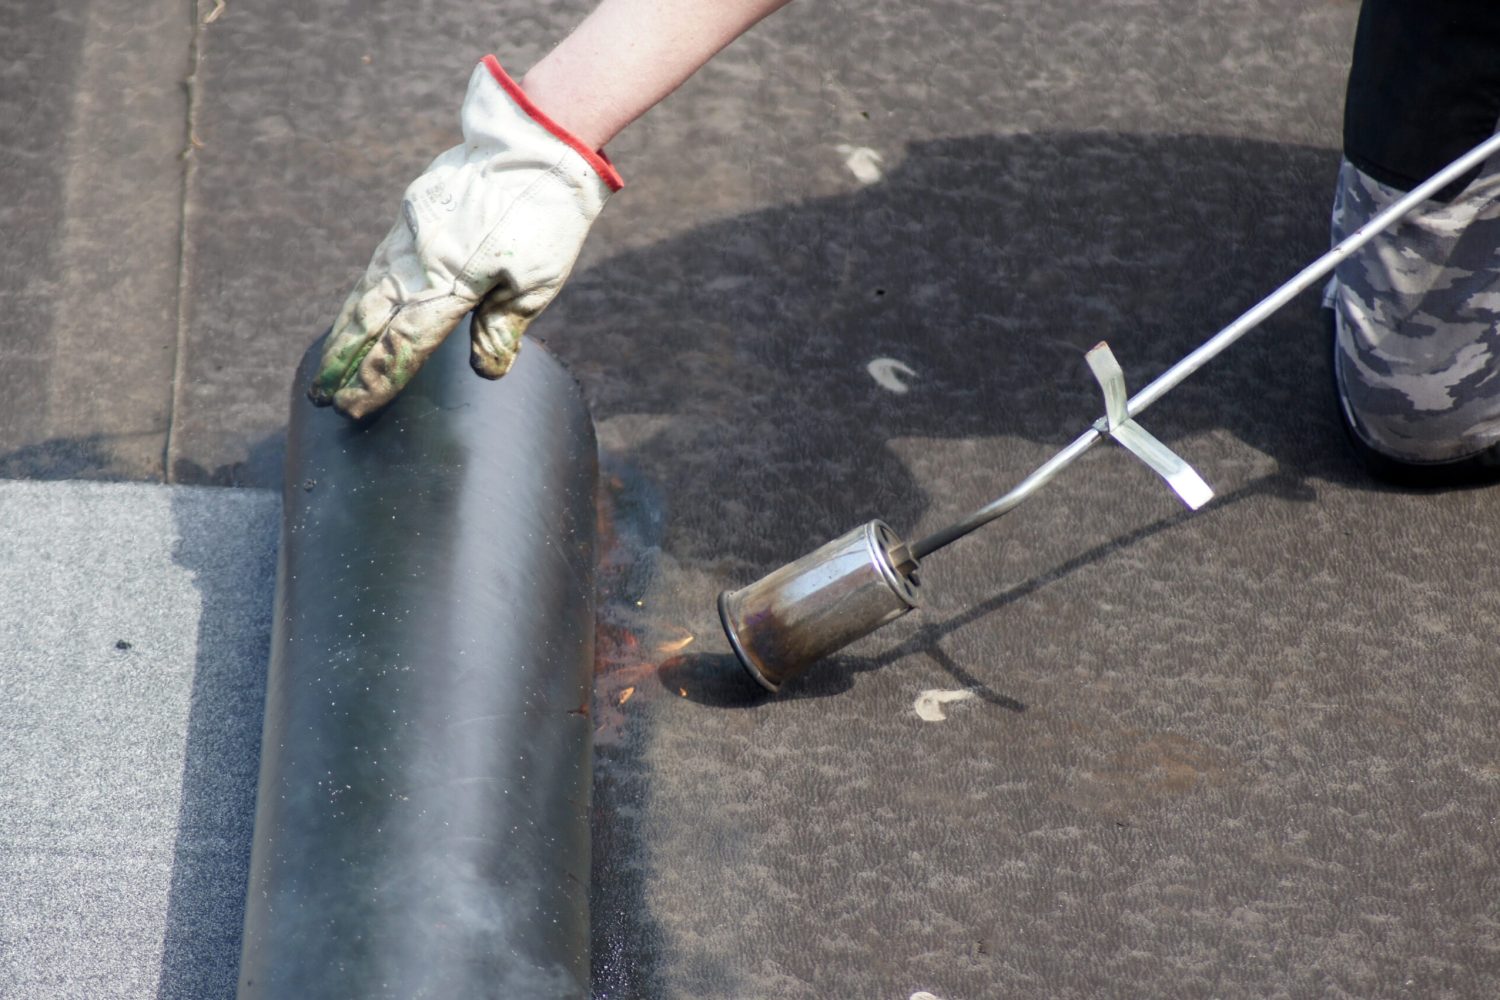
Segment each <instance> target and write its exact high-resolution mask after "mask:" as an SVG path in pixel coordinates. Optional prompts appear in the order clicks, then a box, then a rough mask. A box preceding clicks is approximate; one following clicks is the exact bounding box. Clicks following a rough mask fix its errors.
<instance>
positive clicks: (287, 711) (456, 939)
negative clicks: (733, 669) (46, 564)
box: [239, 328, 598, 1000]
mask: <svg viewBox="0 0 1500 1000" xmlns="http://www.w3.org/2000/svg"><path fill="white" fill-rule="evenodd" d="M467 341H468V335H467V330H466V329H465V328H461V329H460V330H458V331H457V332H455V334H454V335H453V336H452V337H450V338H449V341H448V343H447V344H446V345H445V346H444V347H443V348H441V349H440V350H439V351H438V353H437V355H436V356H435V357H434V358H433V359H432V360H431V361H429V363H428V365H427V366H426V367H425V368H424V369H423V370H422V371H421V372H420V373H419V374H418V375H417V377H416V378H415V379H414V380H413V382H412V384H411V385H410V386H409V387H408V389H407V390H406V392H405V393H403V394H402V395H401V396H400V397H399V398H398V399H397V401H396V402H395V403H393V404H392V405H391V406H390V407H389V408H388V409H387V410H386V411H385V412H383V413H382V414H380V415H378V416H377V417H376V418H374V419H373V420H371V421H369V422H368V423H366V424H365V425H362V426H361V425H356V424H354V423H351V422H350V421H348V420H346V419H345V418H343V417H341V416H339V415H338V414H336V413H334V412H333V411H332V410H326V409H318V408H316V407H314V406H313V405H312V404H311V403H310V402H308V401H307V400H306V398H305V397H304V396H303V394H302V389H303V388H304V387H305V386H306V385H307V384H308V381H309V379H310V377H311V368H312V365H313V363H314V361H315V360H316V354H317V350H318V346H319V345H314V347H313V348H312V349H311V350H310V351H309V352H308V355H307V357H305V358H304V359H303V363H302V368H301V370H300V371H299V372H298V376H297V388H296V390H295V393H294V397H293V404H292V414H291V423H290V427H289V430H288V444H287V463H286V484H285V492H284V496H285V502H284V508H283V518H284V520H283V522H282V536H281V556H280V564H279V568H278V577H277V584H276V608H275V627H274V633H273V636H272V649H271V661H270V674H269V678H268V682H267V692H266V717H265V728H264V735H263V740H262V750H261V772H260V788H259V794H258V798H257V803H256V814H255V840H254V851H253V856H252V860H251V870H250V880H249V888H248V894H247V904H246V914H245V937H244V947H243V953H242V958H241V962H240V978H239V996H240V998H242V1000H248V998H251V997H256V998H259V997H274V998H278V1000H282V998H287V997H297V998H306V1000H318V998H356V997H357V998H362V1000H363V998H384V997H390V998H402V1000H405V998H413V997H464V998H478V997H506V998H514V997H523V996H524V997H528V998H541V997H584V996H587V995H588V990H589V955H588V942H589V917H588V879H589V827H588V803H589V792H590V737H591V722H590V719H589V717H588V699H589V692H590V683H591V675H592V669H593V643H594V579H593V576H594V547H595V513H594V498H595V492H596V489H597V478H598V474H597V464H596V463H597V458H596V452H595V444H594V434H593V427H592V424H591V423H590V421H589V416H588V413H587V410H586V408H585V406H584V403H583V400H582V398H581V396H580V393H579V391H578V388H577V386H576V384H575V383H574V381H573V380H572V378H571V377H570V376H569V375H568V373H567V372H566V371H565V370H564V369H563V368H562V366H561V365H560V364H559V363H558V362H557V361H556V360H555V359H554V358H553V357H552V355H551V354H549V353H548V352H547V351H546V349H545V348H543V347H542V346H541V345H540V344H536V343H528V344H527V345H526V346H525V348H524V349H523V350H522V351H521V354H520V357H519V358H518V360H517V361H516V364H515V367H514V368H513V369H512V371H511V372H510V374H509V375H507V376H506V377H505V378H503V379H501V380H500V381H499V382H486V381H484V380H482V379H480V378H478V377H476V376H475V375H474V374H473V373H472V372H470V370H469V367H468V363H467Z"/></svg>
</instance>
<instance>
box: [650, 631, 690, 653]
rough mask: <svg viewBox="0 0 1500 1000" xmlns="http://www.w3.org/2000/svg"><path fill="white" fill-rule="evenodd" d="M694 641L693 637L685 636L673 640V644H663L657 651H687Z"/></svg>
mask: <svg viewBox="0 0 1500 1000" xmlns="http://www.w3.org/2000/svg"><path fill="white" fill-rule="evenodd" d="M692 641H693V636H691V635H688V636H683V637H682V638H681V639H673V640H672V641H671V642H664V643H662V644H661V645H660V646H657V647H656V651H657V652H658V653H675V652H677V651H678V650H679V649H685V648H686V647H687V646H688V644H689V643H691V642H692Z"/></svg>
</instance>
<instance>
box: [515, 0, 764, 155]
mask: <svg viewBox="0 0 1500 1000" xmlns="http://www.w3.org/2000/svg"><path fill="white" fill-rule="evenodd" d="M788 2H789V0H603V2H602V3H600V5H599V6H598V7H597V8H595V9H594V12H593V13H592V14H590V15H589V16H588V17H587V18H586V19H585V20H584V21H583V23H582V24H580V25H579V26H578V28H577V29H576V30H574V32H573V33H572V34H571V35H569V36H568V37H567V38H566V39H564V40H563V42H562V43H561V44H559V45H558V46H557V48H555V49H553V50H552V51H551V52H550V53H548V54H547V55H546V56H545V57H543V59H542V60H541V61H540V62H538V63H537V64H536V65H535V66H533V67H532V68H531V71H530V72H529V73H527V74H526V76H525V78H524V79H522V81H521V87H522V89H524V90H525V91H526V93H527V96H529V97H530V98H531V99H532V100H533V101H535V102H536V104H537V105H538V106H539V107H540V108H541V109H542V110H543V111H545V112H547V114H548V115H549V116H551V117H552V118H554V119H556V120H557V121H558V122H559V124H561V125H563V126H564V127H565V128H567V129H568V130H569V131H571V132H572V133H573V134H574V135H576V136H577V137H578V138H579V139H581V140H582V141H584V142H585V143H588V144H589V145H591V146H593V147H594V148H596V149H597V148H601V147H603V146H604V144H605V143H607V142H608V141H609V140H610V139H612V138H614V137H615V136H616V135H617V134H618V133H619V132H620V130H621V129H623V128H625V126H626V125H629V124H630V123H631V122H633V121H635V120H636V119H637V118H639V117H640V116H641V115H642V114H644V113H645V112H646V111H647V110H648V109H650V108H651V107H652V106H653V105H655V104H656V103H657V102H658V101H660V100H661V99H662V98H664V97H666V96H667V95H668V94H670V93H671V92H672V91H674V90H676V89H677V88H678V86H680V85H681V84H682V82H683V81H684V80H686V79H687V78H688V77H689V76H691V75H692V74H693V73H694V72H695V71H696V70H697V69H698V67H700V66H702V65H703V64H704V63H706V62H708V60H709V59H711V58H713V56H714V55H715V53H717V52H718V51H719V50H720V49H722V48H724V47H725V46H726V45H728V44H729V43H730V42H732V41H734V40H735V39H736V38H738V37H739V36H740V35H741V34H743V33H744V32H745V31H746V30H748V29H749V28H750V27H751V26H752V25H754V24H755V23H756V22H757V21H759V20H760V19H761V18H763V17H765V16H766V15H767V14H770V13H771V12H773V11H775V10H777V9H779V8H781V7H783V6H785V5H786V4H787V3H788Z"/></svg>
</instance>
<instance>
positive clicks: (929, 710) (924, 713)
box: [911, 688, 974, 1000]
mask: <svg viewBox="0 0 1500 1000" xmlns="http://www.w3.org/2000/svg"><path fill="white" fill-rule="evenodd" d="M972 697H974V692H973V691H970V690H969V689H967V688H963V689H960V690H958V691H945V690H943V689H942V688H928V689H927V690H926V691H923V692H922V693H921V694H919V695H917V700H916V701H914V702H912V706H911V707H912V709H913V710H914V711H916V713H917V716H918V717H919V718H920V719H921V720H922V721H923V722H942V721H944V720H945V719H947V718H948V716H947V715H946V714H945V713H944V712H943V706H944V705H946V704H948V703H950V702H955V701H968V700H969V699H970V698H972ZM929 995H930V994H929ZM913 1000H915V998H913Z"/></svg>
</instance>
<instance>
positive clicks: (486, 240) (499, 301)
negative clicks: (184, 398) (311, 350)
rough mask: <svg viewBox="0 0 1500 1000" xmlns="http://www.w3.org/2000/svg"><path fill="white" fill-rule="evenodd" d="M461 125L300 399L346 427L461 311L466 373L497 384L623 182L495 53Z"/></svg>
mask: <svg viewBox="0 0 1500 1000" xmlns="http://www.w3.org/2000/svg"><path fill="white" fill-rule="evenodd" d="M462 123H463V135H464V142H463V145H461V146H455V147H453V148H452V149H450V150H448V151H447V152H446V153H443V154H442V155H441V156H439V157H438V158H437V159H436V160H433V161H432V164H431V165H430V166H429V167H428V168H427V170H426V172H424V173H423V174H422V175H421V176H420V177H418V178H417V179H416V180H415V181H413V182H412V184H411V186H410V187H408V188H407V189H406V194H405V196H404V198H403V199H402V202H401V218H400V220H399V221H397V223H396V225H395V227H394V228H392V229H391V231H390V234H389V235H387V236H386V238H385V240H384V242H382V243H381V244H380V246H379V247H378V248H377V249H376V250H375V256H374V257H373V258H372V259H371V261H370V266H369V268H368V269H367V270H366V271H365V276H364V277H363V278H362V279H361V280H360V282H359V284H358V285H356V286H355V288H354V291H353V292H351V293H350V294H349V297H348V299H346V300H345V302H344V307H343V309H341V310H340V311H339V316H338V319H337V320H336V321H335V322H334V324H333V329H332V330H331V331H330V332H329V335H328V339H327V341H326V342H325V344H324V349H323V357H322V360H321V362H320V363H319V366H318V374H317V376H316V377H315V378H314V379H313V384H312V387H311V388H310V389H309V391H308V395H309V396H310V397H311V398H312V400H313V402H315V403H317V404H318V405H319V406H327V405H329V404H332V405H333V406H334V407H336V408H337V409H338V410H339V411H341V412H342V413H344V414H346V415H348V416H350V417H355V418H359V417H364V416H367V415H368V414H370V413H373V412H375V411H376V410H378V409H380V408H381V407H382V406H385V405H386V404H387V403H389V402H390V401H391V400H392V399H394V398H395V396H396V394H397V393H399V392H400V391H401V390H402V389H403V388H405V386H406V384H407V383H408V382H409V381H411V378H412V376H413V375H415V374H416V372H417V369H419V368H421V367H422V363H423V362H424V361H426V360H427V358H428V357H429V356H430V355H431V354H432V352H433V351H435V350H436V349H437V347H438V345H439V344H441V343H442V342H443V339H444V338H445V337H447V336H448V334H449V333H451V332H452V330H453V328H454V327H456V326H457V325H458V324H459V322H460V321H461V320H462V319H463V317H464V315H465V314H466V313H468V312H469V311H470V310H474V321H473V324H472V327H471V329H472V337H471V341H472V344H471V350H470V355H469V362H470V364H471V365H472V366H473V368H474V370H475V371H476V372H478V373H479V374H480V375H483V376H484V377H485V378H499V377H500V376H502V375H504V374H505V372H506V371H507V370H508V369H509V368H510V365H511V362H512V361H513V360H515V356H516V351H517V350H518V349H519V348H520V346H521V334H522V333H524V332H525V330H526V327H527V325H528V324H529V323H530V322H531V321H532V320H533V319H535V318H536V316H537V314H538V313H540V312H541V311H542V310H543V309H545V308H546V307H547V305H548V303H550V302H551V301H552V299H553V297H554V296H556V295H557V292H558V290H559V289H560V288H561V287H562V284H563V282H564V281H566V280H567V279H568V274H569V272H570V271H572V269H573V262H574V261H575V260H577V259H578V251H579V249H580V248H581V247H582V244H583V240H584V237H585V236H587V235H588V230H589V226H590V225H592V224H593V221H594V218H595V217H596V216H597V215H598V214H599V211H600V210H601V209H602V208H603V207H604V202H605V201H606V200H607V199H608V198H609V196H610V194H612V193H613V192H615V191H618V190H619V189H620V188H621V187H622V186H623V182H622V181H621V180H620V175H619V174H618V173H616V171H615V169H614V167H613V166H611V165H610V163H609V161H608V160H607V159H605V157H604V156H603V154H601V153H597V152H595V151H593V150H591V149H588V148H587V147H586V146H584V145H583V144H582V143H580V142H579V141H578V140H577V139H576V138H574V137H573V136H571V135H569V134H568V133H567V132H566V131H565V130H564V129H562V128H561V127H559V126H558V125H557V124H556V123H554V122H553V121H552V120H551V119H549V118H548V117H547V116H546V115H545V114H543V113H542V112H541V110H540V109H538V108H537V107H536V106H535V105H534V104H532V103H531V101H530V100H529V99H528V98H527V97H526V95H525V94H524V93H523V92H522V91H521V88H520V87H519V86H517V85H516V83H515V81H513V80H512V79H511V78H510V77H509V76H507V75H506V73H505V71H504V70H503V69H501V68H500V63H499V61H497V60H496V59H495V57H494V56H486V57H485V58H484V60H483V61H482V62H480V64H479V65H478V66H476V67H475V68H474V74H473V75H472V76H471V77H470V78H469V93H468V96H466V97H465V98H464V105H463V112H462Z"/></svg>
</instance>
